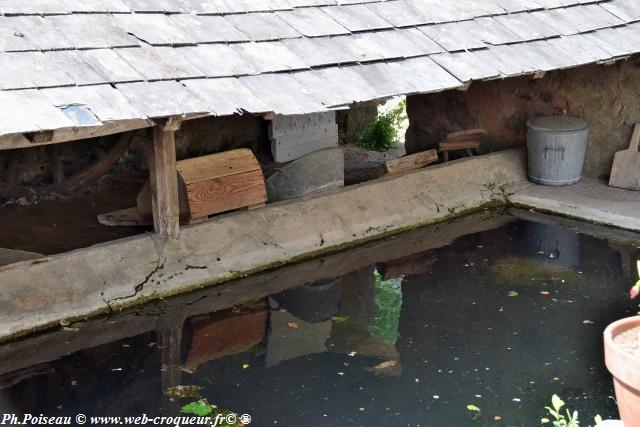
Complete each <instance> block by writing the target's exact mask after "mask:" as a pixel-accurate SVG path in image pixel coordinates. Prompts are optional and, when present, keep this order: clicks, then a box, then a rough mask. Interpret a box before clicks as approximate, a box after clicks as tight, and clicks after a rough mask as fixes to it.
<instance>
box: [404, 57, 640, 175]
mask: <svg viewBox="0 0 640 427" xmlns="http://www.w3.org/2000/svg"><path fill="white" fill-rule="evenodd" d="M638 82H640V61H639V58H638V57H634V58H631V59H629V60H627V61H620V62H617V63H615V64H613V65H589V66H584V67H580V68H575V69H570V70H563V71H555V72H550V73H547V74H546V76H544V78H542V79H532V78H531V77H530V76H529V77H517V78H510V79H505V80H492V81H487V82H474V83H473V84H472V85H471V87H470V88H469V90H468V91H455V90H452V91H447V92H441V93H436V94H429V95H415V96H410V97H408V98H407V114H408V116H409V119H410V121H411V125H410V127H409V129H408V131H407V151H408V152H416V151H420V150H422V149H426V148H431V147H433V146H434V145H435V144H437V142H438V141H439V140H440V139H441V138H442V137H443V136H444V134H446V133H447V132H451V131H455V130H460V129H464V128H471V127H484V128H486V129H487V130H488V132H489V135H488V138H487V139H486V140H485V141H484V143H483V146H482V149H483V150H484V151H493V150H499V149H503V148H508V147H514V146H519V145H523V144H525V142H526V129H527V127H526V122H527V120H528V119H529V118H531V117H535V116H540V115H549V114H553V107H554V106H560V107H563V108H567V109H568V111H569V114H570V115H574V116H578V117H583V118H585V119H586V120H587V121H589V123H590V124H591V136H590V138H589V146H588V150H587V158H586V162H585V174H586V175H588V176H592V177H606V176H608V175H609V173H610V171H611V162H612V159H613V155H614V153H615V152H616V151H619V150H622V149H625V148H627V147H628V145H629V139H630V137H631V133H632V130H633V124H634V123H636V122H640V84H638Z"/></svg>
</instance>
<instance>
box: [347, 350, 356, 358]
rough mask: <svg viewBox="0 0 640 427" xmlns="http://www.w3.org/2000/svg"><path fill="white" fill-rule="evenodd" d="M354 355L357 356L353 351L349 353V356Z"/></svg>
mask: <svg viewBox="0 0 640 427" xmlns="http://www.w3.org/2000/svg"><path fill="white" fill-rule="evenodd" d="M356 354H358V353H357V352H355V351H352V352H350V353H349V356H351V357H354V356H355V355H356Z"/></svg>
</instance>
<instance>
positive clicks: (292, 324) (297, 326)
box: [287, 322, 300, 329]
mask: <svg viewBox="0 0 640 427" xmlns="http://www.w3.org/2000/svg"><path fill="white" fill-rule="evenodd" d="M287 326H288V327H290V328H291V329H298V328H299V327H300V325H298V324H297V323H296V322H289V323H287Z"/></svg>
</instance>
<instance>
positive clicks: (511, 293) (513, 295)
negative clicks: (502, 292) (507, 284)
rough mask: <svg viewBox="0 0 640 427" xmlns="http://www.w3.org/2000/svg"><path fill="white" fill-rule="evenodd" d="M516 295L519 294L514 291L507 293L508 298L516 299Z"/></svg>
mask: <svg viewBox="0 0 640 427" xmlns="http://www.w3.org/2000/svg"><path fill="white" fill-rule="evenodd" d="M518 295H520V294H519V293H517V292H516V291H509V292H508V293H507V296H508V297H517V296H518Z"/></svg>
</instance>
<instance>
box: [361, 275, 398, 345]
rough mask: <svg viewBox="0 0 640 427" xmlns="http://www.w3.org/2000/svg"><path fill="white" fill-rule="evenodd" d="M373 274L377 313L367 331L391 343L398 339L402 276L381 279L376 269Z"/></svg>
mask: <svg viewBox="0 0 640 427" xmlns="http://www.w3.org/2000/svg"><path fill="white" fill-rule="evenodd" d="M373 274H374V275H375V278H376V297H375V299H376V305H377V306H378V313H377V314H376V316H375V318H374V320H373V322H371V325H370V326H369V332H371V335H373V336H374V337H377V338H380V339H381V340H383V341H385V342H388V343H390V344H393V343H395V342H396V341H397V340H398V325H399V324H400V308H401V306H402V293H401V292H402V290H401V285H402V279H403V278H402V277H400V278H397V279H389V280H382V276H380V273H378V271H377V270H376V271H375V272H374V273H373Z"/></svg>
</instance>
